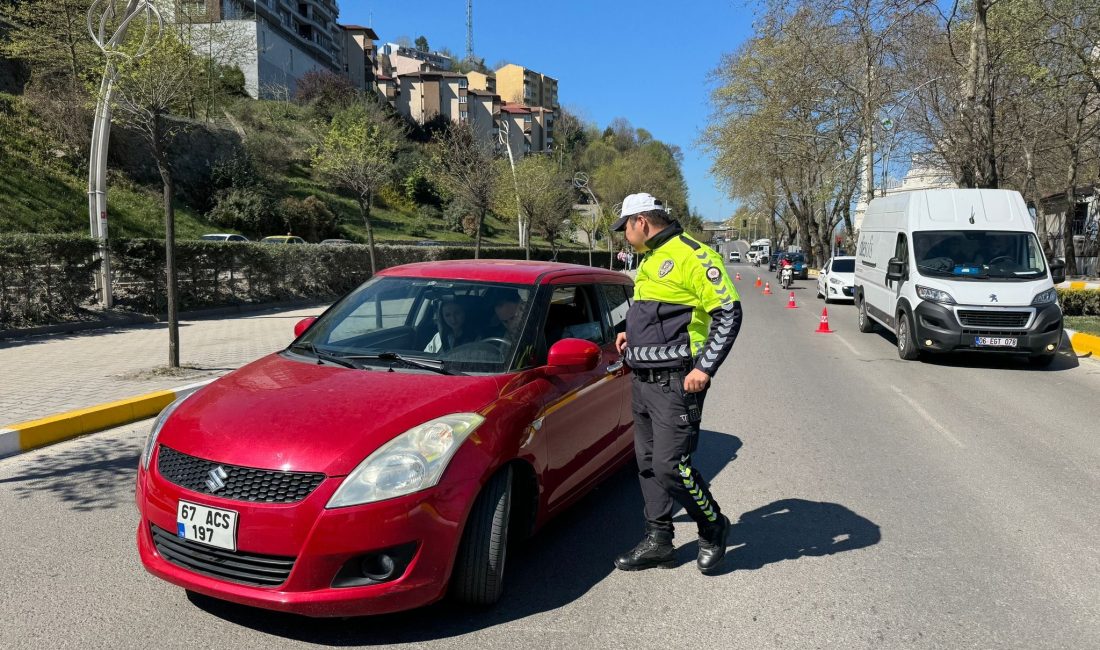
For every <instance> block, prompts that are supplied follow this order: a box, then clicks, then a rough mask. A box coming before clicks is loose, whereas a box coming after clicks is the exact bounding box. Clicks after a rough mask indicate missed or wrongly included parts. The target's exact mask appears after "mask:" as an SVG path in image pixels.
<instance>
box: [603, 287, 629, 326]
mask: <svg viewBox="0 0 1100 650" xmlns="http://www.w3.org/2000/svg"><path fill="white" fill-rule="evenodd" d="M600 291H601V292H602V293H603V299H604V305H605V307H606V309H607V320H606V324H607V326H608V327H609V331H608V333H607V338H608V339H612V338H614V337H615V335H616V334H621V333H623V332H625V331H626V312H627V310H629V309H630V295H629V293H628V292H627V290H626V287H624V286H623V285H621V284H601V285H600Z"/></svg>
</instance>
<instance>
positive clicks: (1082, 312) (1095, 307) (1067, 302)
mask: <svg viewBox="0 0 1100 650" xmlns="http://www.w3.org/2000/svg"><path fill="white" fill-rule="evenodd" d="M1058 298H1059V299H1060V301H1061V303H1062V313H1063V314H1065V315H1066V316H1100V290H1097V289H1059V290H1058Z"/></svg>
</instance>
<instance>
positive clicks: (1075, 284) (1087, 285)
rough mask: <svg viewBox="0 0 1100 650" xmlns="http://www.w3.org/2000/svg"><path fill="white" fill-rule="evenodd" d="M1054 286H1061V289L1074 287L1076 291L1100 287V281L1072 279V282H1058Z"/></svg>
mask: <svg viewBox="0 0 1100 650" xmlns="http://www.w3.org/2000/svg"><path fill="white" fill-rule="evenodd" d="M1054 286H1055V287H1057V288H1059V289H1072V290H1074V291H1080V290H1082V289H1100V282H1080V281H1072V282H1062V283H1060V284H1056V285H1054Z"/></svg>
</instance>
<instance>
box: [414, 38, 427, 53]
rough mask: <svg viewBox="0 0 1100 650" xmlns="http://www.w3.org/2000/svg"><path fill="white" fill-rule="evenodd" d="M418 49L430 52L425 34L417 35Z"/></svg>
mask: <svg viewBox="0 0 1100 650" xmlns="http://www.w3.org/2000/svg"><path fill="white" fill-rule="evenodd" d="M416 49H417V50H419V51H421V52H428V51H429V49H428V39H427V38H425V37H424V36H417V37H416Z"/></svg>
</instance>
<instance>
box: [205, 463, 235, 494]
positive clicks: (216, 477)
mask: <svg viewBox="0 0 1100 650" xmlns="http://www.w3.org/2000/svg"><path fill="white" fill-rule="evenodd" d="M208 476H209V477H210V478H208V479H206V489H208V490H210V491H211V492H217V491H218V490H220V489H222V488H224V487H225V479H227V478H229V474H226V473H225V469H224V468H223V467H222V466H221V465H218V466H217V467H215V468H214V469H212V470H210V474H209V475H208Z"/></svg>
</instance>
